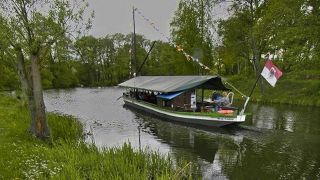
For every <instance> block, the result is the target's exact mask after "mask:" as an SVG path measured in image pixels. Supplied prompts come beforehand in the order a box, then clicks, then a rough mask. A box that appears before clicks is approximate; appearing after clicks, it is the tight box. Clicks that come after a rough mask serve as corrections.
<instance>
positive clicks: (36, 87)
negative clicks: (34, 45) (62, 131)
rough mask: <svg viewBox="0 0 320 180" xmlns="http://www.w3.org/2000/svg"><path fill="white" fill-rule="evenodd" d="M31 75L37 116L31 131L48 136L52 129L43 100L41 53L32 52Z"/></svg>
mask: <svg viewBox="0 0 320 180" xmlns="http://www.w3.org/2000/svg"><path fill="white" fill-rule="evenodd" d="M30 57H31V75H32V83H33V96H34V106H35V108H34V110H35V112H34V115H35V118H34V119H33V120H32V122H31V127H30V131H31V133H32V134H34V135H35V136H37V137H39V138H48V137H49V136H50V131H49V127H48V122H47V117H46V112H45V105H44V101H43V92H42V84H41V75H40V65H39V53H38V52H37V53H32V54H31V56H30Z"/></svg>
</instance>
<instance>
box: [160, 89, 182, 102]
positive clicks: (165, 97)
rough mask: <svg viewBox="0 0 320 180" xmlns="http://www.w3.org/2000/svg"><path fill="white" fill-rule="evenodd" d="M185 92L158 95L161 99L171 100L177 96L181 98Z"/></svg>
mask: <svg viewBox="0 0 320 180" xmlns="http://www.w3.org/2000/svg"><path fill="white" fill-rule="evenodd" d="M183 92H184V91H180V92H173V93H168V94H159V95H157V97H158V98H161V99H166V100H171V99H173V98H175V97H177V96H179V95H180V94H182V93H183Z"/></svg>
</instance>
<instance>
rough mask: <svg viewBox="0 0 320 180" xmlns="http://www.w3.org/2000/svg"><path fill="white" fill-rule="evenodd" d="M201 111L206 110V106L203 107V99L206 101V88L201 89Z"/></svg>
mask: <svg viewBox="0 0 320 180" xmlns="http://www.w3.org/2000/svg"><path fill="white" fill-rule="evenodd" d="M201 88H202V89H201V111H203V110H204V106H203V99H204V88H203V87H201Z"/></svg>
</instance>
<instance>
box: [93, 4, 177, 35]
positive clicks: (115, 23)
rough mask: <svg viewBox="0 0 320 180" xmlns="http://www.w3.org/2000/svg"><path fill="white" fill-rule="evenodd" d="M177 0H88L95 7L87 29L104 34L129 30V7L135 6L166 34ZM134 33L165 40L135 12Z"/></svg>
mask: <svg viewBox="0 0 320 180" xmlns="http://www.w3.org/2000/svg"><path fill="white" fill-rule="evenodd" d="M178 2H179V0H91V1H89V7H90V9H93V10H94V11H95V18H94V21H93V27H92V29H91V31H90V32H89V33H90V34H92V35H93V36H95V37H103V36H105V35H107V34H114V33H123V34H128V33H130V32H133V25H132V7H133V5H134V6H135V7H136V8H138V9H139V10H140V11H141V12H142V13H143V14H144V15H145V16H146V17H148V18H149V19H150V20H151V21H152V22H153V23H154V24H155V25H156V26H157V27H158V28H159V29H160V31H161V32H162V33H164V34H165V35H166V36H169V35H170V29H169V28H170V27H169V26H170V25H169V24H170V22H171V20H172V18H173V15H174V11H175V10H176V9H177V5H178ZM135 19H136V33H138V34H142V35H144V36H145V37H146V38H148V39H151V40H158V39H161V40H165V39H164V38H162V36H161V35H160V34H159V33H158V32H156V31H155V30H154V29H153V28H152V27H151V26H150V25H149V24H148V23H147V22H146V21H145V20H143V19H142V17H141V16H140V15H139V14H138V13H137V12H136V18H135Z"/></svg>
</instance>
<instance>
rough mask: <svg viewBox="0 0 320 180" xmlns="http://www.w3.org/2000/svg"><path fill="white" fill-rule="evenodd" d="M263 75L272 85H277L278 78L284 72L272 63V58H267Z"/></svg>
mask: <svg viewBox="0 0 320 180" xmlns="http://www.w3.org/2000/svg"><path fill="white" fill-rule="evenodd" d="M261 75H262V76H263V77H264V78H265V79H266V80H267V81H268V83H269V84H270V85H271V86H273V87H275V85H276V82H277V80H278V79H279V78H280V77H281V76H282V72H281V71H280V69H278V68H277V67H276V66H275V65H274V64H273V63H272V61H271V60H267V62H266V64H265V65H264V68H263V70H262V72H261Z"/></svg>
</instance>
